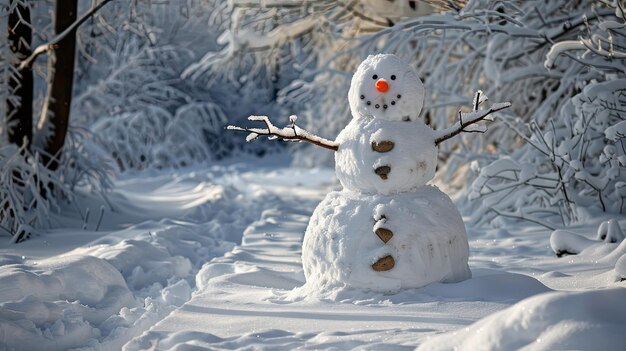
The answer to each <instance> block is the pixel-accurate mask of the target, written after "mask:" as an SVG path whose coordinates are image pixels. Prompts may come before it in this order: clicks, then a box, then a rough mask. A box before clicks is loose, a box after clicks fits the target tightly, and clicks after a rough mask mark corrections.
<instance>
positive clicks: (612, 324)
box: [417, 288, 626, 351]
mask: <svg viewBox="0 0 626 351" xmlns="http://www.w3.org/2000/svg"><path fill="white" fill-rule="evenodd" d="M624 301H626V289H623V288H618V289H607V290H595V291H584V292H551V293H546V294H541V295H537V296H534V297H531V298H528V299H526V300H523V301H521V302H519V303H517V304H515V305H513V306H511V307H509V308H507V309H505V310H502V311H500V312H497V313H494V314H492V315H490V316H488V317H485V318H483V319H482V320H479V321H478V322H476V323H474V324H472V325H470V326H469V327H467V328H464V329H461V330H457V331H455V332H450V333H445V334H442V335H438V336H435V337H432V338H430V339H428V340H427V341H426V342H425V343H423V344H422V345H420V346H419V347H418V348H417V350H419V351H426V350H452V349H455V350H457V349H458V350H519V349H522V348H523V349H524V350H557V349H558V350H605V351H610V350H623V348H624V345H625V344H626V334H625V333H624V330H626V304H624V303H623V302H624Z"/></svg>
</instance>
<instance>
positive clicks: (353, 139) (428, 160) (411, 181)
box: [335, 118, 438, 195]
mask: <svg viewBox="0 0 626 351" xmlns="http://www.w3.org/2000/svg"><path fill="white" fill-rule="evenodd" d="M434 140H435V139H434V134H433V130H432V129H431V128H430V127H428V126H427V125H426V124H424V123H423V122H421V121H414V122H404V121H388V120H384V119H380V118H368V119H365V118H362V119H353V120H352V121H351V122H350V123H349V124H348V125H347V126H346V128H345V129H344V130H342V131H341V133H339V136H337V140H336V141H337V142H338V143H339V150H338V151H337V152H336V153H335V168H336V172H337V178H339V181H340V182H341V184H342V185H343V186H344V188H346V189H348V190H352V191H357V192H362V193H366V194H373V193H380V194H385V195H387V194H394V193H399V192H403V191H409V190H414V189H416V188H418V187H420V186H423V185H425V184H426V183H427V182H429V181H430V180H431V179H433V177H434V176H435V169H436V167H437V152H438V148H437V146H435V141H434ZM383 141H392V142H393V143H394V147H393V149H391V151H389V152H382V153H381V152H375V151H374V150H372V143H373V142H376V143H381V142H383ZM381 166H388V167H390V168H391V172H390V173H389V174H388V175H387V179H382V178H381V177H380V176H379V175H378V174H376V173H375V170H376V168H378V167H381Z"/></svg>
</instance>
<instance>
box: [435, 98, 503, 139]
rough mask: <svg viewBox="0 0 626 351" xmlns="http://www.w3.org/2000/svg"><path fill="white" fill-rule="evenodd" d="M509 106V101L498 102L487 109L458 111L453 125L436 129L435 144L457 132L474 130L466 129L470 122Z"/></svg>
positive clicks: (484, 117) (477, 120) (483, 118)
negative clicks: (456, 120)
mask: <svg viewBox="0 0 626 351" xmlns="http://www.w3.org/2000/svg"><path fill="white" fill-rule="evenodd" d="M476 101H480V100H476ZM476 105H477V104H476V103H474V106H476ZM510 106H511V103H510V102H500V103H496V104H493V105H491V106H490V107H489V109H487V110H475V111H472V112H469V113H463V112H460V113H459V121H458V122H456V124H455V125H453V126H452V127H450V128H446V129H444V130H441V131H438V132H437V133H436V137H435V145H439V144H440V143H442V142H444V141H446V140H448V139H451V138H453V137H455V136H457V135H458V134H461V133H462V132H474V131H475V130H474V129H467V128H468V127H469V126H471V125H472V124H475V123H478V122H480V121H482V120H485V119H487V117H488V116H489V115H490V114H492V113H494V112H498V111H500V110H504V109H505V108H508V107H510Z"/></svg>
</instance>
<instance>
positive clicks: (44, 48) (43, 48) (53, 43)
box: [19, 0, 112, 71]
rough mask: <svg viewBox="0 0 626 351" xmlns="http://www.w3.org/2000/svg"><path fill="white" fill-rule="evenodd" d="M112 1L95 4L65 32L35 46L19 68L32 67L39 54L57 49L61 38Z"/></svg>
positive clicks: (106, 0) (103, 0)
mask: <svg viewBox="0 0 626 351" xmlns="http://www.w3.org/2000/svg"><path fill="white" fill-rule="evenodd" d="M111 1H112V0H102V1H101V2H100V3H99V4H97V5H95V6H93V7H92V8H91V9H90V10H89V11H87V12H85V13H84V14H83V15H82V16H81V17H80V18H79V19H78V20H76V21H75V22H74V23H72V24H71V25H70V26H69V27H67V28H65V30H64V31H63V32H61V33H59V34H58V35H57V36H56V37H54V38H52V40H50V41H49V42H47V43H45V44H41V45H39V46H38V47H37V48H35V50H33V52H32V53H31V54H30V55H29V56H28V57H27V58H25V59H24V60H23V61H22V63H20V66H19V70H20V71H21V70H23V69H26V68H30V66H31V65H32V64H33V61H35V59H36V58H37V57H39V55H41V54H43V53H46V52H48V51H52V50H54V49H56V48H57V46H58V44H59V42H60V41H61V40H63V39H64V38H65V37H66V36H68V35H69V34H70V33H74V32H75V31H76V29H77V28H78V27H79V26H80V25H81V24H83V23H85V21H87V20H88V19H89V18H91V16H93V15H94V14H95V13H96V12H98V10H100V8H102V6H104V5H106V4H107V3H109V2H111Z"/></svg>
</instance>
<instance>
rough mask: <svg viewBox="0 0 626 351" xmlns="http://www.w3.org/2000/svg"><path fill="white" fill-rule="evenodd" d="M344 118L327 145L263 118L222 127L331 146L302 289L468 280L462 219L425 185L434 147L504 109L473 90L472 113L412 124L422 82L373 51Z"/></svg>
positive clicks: (387, 288)
mask: <svg viewBox="0 0 626 351" xmlns="http://www.w3.org/2000/svg"><path fill="white" fill-rule="evenodd" d="M348 100H349V102H350V110H351V112H352V121H351V122H350V123H349V124H348V125H347V126H346V128H345V129H344V130H343V131H341V133H339V136H337V139H336V140H335V141H331V140H327V139H324V138H322V137H319V136H317V135H314V134H312V133H310V132H308V131H306V130H304V129H302V128H300V127H298V126H297V125H296V123H295V122H296V117H295V116H292V117H290V123H289V125H287V126H286V127H284V128H278V127H276V126H274V125H273V124H272V123H271V122H270V120H269V118H268V117H266V116H250V117H249V118H248V119H249V120H250V121H261V122H264V123H265V128H241V127H237V126H228V127H227V129H229V130H234V131H245V132H248V133H249V135H248V136H247V138H246V140H247V141H251V140H254V139H256V138H257V137H258V136H260V135H268V136H270V137H271V138H276V139H282V140H288V141H307V142H311V143H313V144H315V145H318V146H322V147H324V148H327V149H330V150H334V151H336V153H335V164H336V165H335V168H336V174H337V177H338V178H339V181H340V183H341V185H342V186H343V189H342V190H339V191H333V192H331V193H329V194H328V195H327V196H326V198H325V199H324V200H323V201H322V202H321V203H320V204H319V205H318V206H317V208H316V209H315V211H314V212H313V215H312V216H311V219H310V222H309V225H308V227H307V229H306V233H305V236H304V242H303V245H302V263H303V268H304V274H305V277H306V282H307V285H310V284H313V286H318V287H326V288H332V287H337V288H342V287H348V288H360V289H368V290H373V291H377V292H394V291H398V290H400V289H405V288H418V287H422V286H425V285H427V284H430V283H433V282H450V283H452V282H459V281H462V280H465V279H468V278H470V277H471V272H470V270H469V266H468V257H469V245H468V241H467V234H466V232H465V226H464V224H463V220H462V218H461V215H460V213H459V211H458V210H457V208H456V206H455V205H454V204H453V203H452V201H451V200H450V198H449V197H448V196H447V195H446V194H444V193H443V192H441V191H440V190H439V189H438V188H437V187H435V186H431V185H426V183H427V182H428V181H430V180H431V179H433V177H434V176H435V168H436V164H437V152H438V145H439V144H440V143H441V142H443V141H445V140H447V139H450V138H452V137H454V136H455V135H457V134H460V133H461V132H477V131H485V127H484V126H483V125H480V124H477V123H478V122H480V121H483V120H490V119H491V118H490V114H491V113H493V112H496V111H500V110H502V109H505V108H507V107H509V106H510V105H511V104H510V103H497V104H493V105H492V106H491V107H490V108H489V109H479V106H480V105H481V104H482V103H483V102H484V101H486V100H487V98H486V96H485V95H483V94H482V93H481V92H480V91H479V92H477V93H476V95H475V97H474V101H473V111H472V112H469V113H463V112H459V114H458V122H457V123H456V124H455V125H453V126H452V127H450V128H447V129H444V130H440V131H435V130H433V129H431V128H430V127H429V126H427V125H426V124H424V122H422V121H421V119H420V118H419V114H420V112H421V110H422V106H423V103H424V86H423V84H422V82H421V81H420V79H419V77H418V76H417V73H416V72H415V71H414V70H413V69H412V67H410V66H409V65H407V64H405V63H403V62H402V61H401V60H400V59H399V58H398V57H397V56H395V55H390V54H379V55H373V56H369V57H368V58H367V59H366V60H365V61H363V62H362V63H361V64H360V65H359V67H358V69H357V70H356V72H355V74H354V76H353V77H352V82H351V85H350V90H349V92H348Z"/></svg>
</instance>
